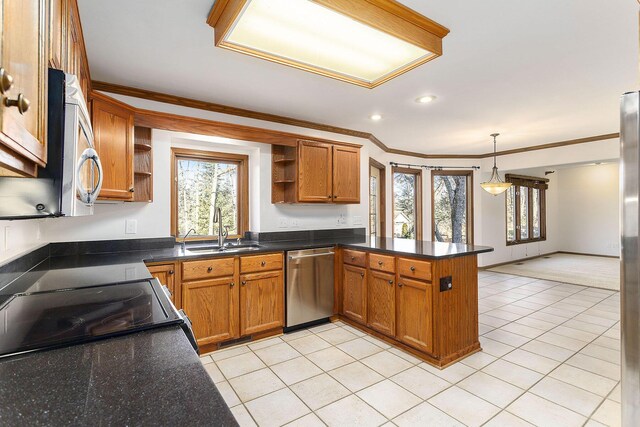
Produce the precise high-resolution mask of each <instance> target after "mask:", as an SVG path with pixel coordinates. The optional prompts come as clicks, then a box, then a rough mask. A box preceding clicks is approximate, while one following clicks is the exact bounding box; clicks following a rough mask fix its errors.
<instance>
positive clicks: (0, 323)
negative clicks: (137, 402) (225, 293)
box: [0, 280, 182, 357]
mask: <svg viewBox="0 0 640 427" xmlns="http://www.w3.org/2000/svg"><path fill="white" fill-rule="evenodd" d="M181 322H182V319H181V318H180V316H179V315H178V314H177V313H176V312H175V311H174V310H173V309H172V306H171V303H170V302H169V299H168V298H167V296H166V294H165V293H164V291H163V290H162V288H161V287H160V285H158V284H157V282H155V281H150V280H142V281H133V282H124V283H117V284H109V285H102V286H93V287H79V288H67V289H61V290H54V291H46V292H32V293H19V294H16V295H13V296H12V297H11V298H10V299H8V300H7V301H6V302H5V303H4V304H3V305H2V306H1V307H0V357H5V356H10V355H14V354H18V353H24V352H28V351H35V350H43V349H48V348H54V347H60V346H67V345H71V344H78V343H84V342H88V341H94V340H97V339H102V338H108V337H113V336H117V335H122V334H126V333H131V332H137V331H141V330H145V329H149V328H152V327H158V326H163V325H170V324H179V323H181Z"/></svg>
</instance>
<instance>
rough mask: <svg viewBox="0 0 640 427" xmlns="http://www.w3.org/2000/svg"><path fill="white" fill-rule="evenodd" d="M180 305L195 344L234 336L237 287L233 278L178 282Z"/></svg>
mask: <svg viewBox="0 0 640 427" xmlns="http://www.w3.org/2000/svg"><path fill="white" fill-rule="evenodd" d="M182 308H183V309H184V312H185V313H186V314H187V316H188V317H189V319H190V320H191V326H192V327H193V333H194V334H195V336H196V340H197V341H198V345H204V344H213V343H217V342H221V341H227V340H230V339H233V338H236V337H238V321H237V319H238V286H236V283H235V282H234V280H233V277H222V278H219V279H212V280H202V281H197V282H184V283H182Z"/></svg>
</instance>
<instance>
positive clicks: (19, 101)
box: [4, 93, 31, 114]
mask: <svg viewBox="0 0 640 427" xmlns="http://www.w3.org/2000/svg"><path fill="white" fill-rule="evenodd" d="M4 105H6V106H7V107H16V108H17V109H18V112H19V113H20V114H24V113H26V112H27V110H29V105H31V102H29V100H28V99H27V98H25V97H24V95H23V94H21V93H19V94H18V98H16V99H9V98H5V99H4Z"/></svg>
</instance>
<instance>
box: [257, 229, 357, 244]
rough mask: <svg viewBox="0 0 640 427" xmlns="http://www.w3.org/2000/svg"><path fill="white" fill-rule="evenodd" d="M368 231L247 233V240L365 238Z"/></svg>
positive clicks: (330, 230) (277, 240)
mask: <svg viewBox="0 0 640 427" xmlns="http://www.w3.org/2000/svg"><path fill="white" fill-rule="evenodd" d="M366 234H367V229H366V228H364V227H362V228H332V229H328V230H296V231H267V232H262V233H261V232H254V231H247V232H246V233H245V238H246V239H250V240H254V241H256V242H280V241H294V240H322V239H334V238H345V237H364V236H366Z"/></svg>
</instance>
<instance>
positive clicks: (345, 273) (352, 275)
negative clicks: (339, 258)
mask: <svg viewBox="0 0 640 427" xmlns="http://www.w3.org/2000/svg"><path fill="white" fill-rule="evenodd" d="M342 295H343V296H342V314H344V315H345V316H347V317H348V318H350V319H351V320H355V321H356V322H359V323H362V324H366V323H367V270H365V269H364V268H361V267H354V266H352V265H346V264H345V265H344V266H343V267H342Z"/></svg>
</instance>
